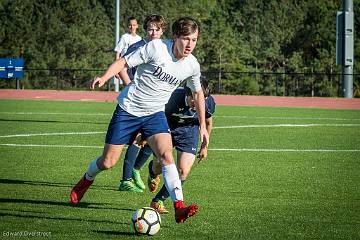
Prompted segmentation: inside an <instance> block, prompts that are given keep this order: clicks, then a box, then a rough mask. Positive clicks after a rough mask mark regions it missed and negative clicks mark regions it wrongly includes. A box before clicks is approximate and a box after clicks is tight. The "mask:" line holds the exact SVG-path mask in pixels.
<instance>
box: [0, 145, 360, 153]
mask: <svg viewBox="0 0 360 240" xmlns="http://www.w3.org/2000/svg"><path fill="white" fill-rule="evenodd" d="M0 146H4V147H43V148H103V146H89V145H50V144H13V143H2V144H0ZM209 150H210V151H222V152H360V149H269V148H210V149H209Z"/></svg>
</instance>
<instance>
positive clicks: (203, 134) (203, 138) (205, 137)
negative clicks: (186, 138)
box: [200, 127, 209, 149]
mask: <svg viewBox="0 0 360 240" xmlns="http://www.w3.org/2000/svg"><path fill="white" fill-rule="evenodd" d="M200 142H201V147H200V149H203V148H207V147H208V145H209V134H208V132H207V131H206V128H201V127H200Z"/></svg>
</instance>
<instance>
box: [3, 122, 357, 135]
mask: <svg viewBox="0 0 360 240" xmlns="http://www.w3.org/2000/svg"><path fill="white" fill-rule="evenodd" d="M321 126H325V127H359V126H360V124H272V125H269V124H267V125H261V124H260V125H239V126H218V127H214V128H213V129H227V128H275V127H321ZM104 133H105V132H64V133H26V134H13V135H2V136H1V135H0V138H13V137H34V136H61V135H92V134H104Z"/></svg>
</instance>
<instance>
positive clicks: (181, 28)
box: [70, 17, 209, 223]
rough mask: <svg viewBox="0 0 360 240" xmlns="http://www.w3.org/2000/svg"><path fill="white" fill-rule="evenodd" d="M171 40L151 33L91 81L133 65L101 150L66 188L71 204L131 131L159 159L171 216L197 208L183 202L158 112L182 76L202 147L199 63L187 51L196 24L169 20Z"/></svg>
mask: <svg viewBox="0 0 360 240" xmlns="http://www.w3.org/2000/svg"><path fill="white" fill-rule="evenodd" d="M172 32H173V40H160V39H156V40H153V41H150V42H148V43H147V44H146V45H145V46H143V47H141V48H139V49H137V50H136V51H134V52H132V53H131V54H129V55H127V56H124V57H123V58H122V57H121V58H120V59H118V60H116V61H115V62H114V63H113V64H111V66H110V67H109V68H108V69H107V71H106V72H105V74H104V75H103V76H102V77H96V78H95V79H94V81H93V83H92V85H91V88H92V89H94V88H95V86H99V87H102V86H104V84H105V83H106V82H107V81H108V80H109V79H110V78H111V77H112V76H114V75H115V74H116V73H119V72H120V71H122V70H123V69H124V68H125V67H128V68H132V67H136V66H137V67H138V69H137V70H136V73H135V76H134V80H133V81H131V82H130V84H129V85H127V86H126V87H125V88H124V90H123V91H122V92H121V93H120V95H119V97H118V105H117V106H116V109H115V111H114V113H113V116H112V119H111V121H110V123H109V127H108V130H107V133H106V139H105V145H104V149H103V153H102V155H101V156H100V157H97V158H96V159H94V160H93V161H92V162H91V163H90V164H89V167H88V170H87V171H86V173H85V174H84V175H83V177H82V178H81V179H80V180H79V182H78V183H77V184H76V185H75V186H74V187H73V188H72V190H71V192H70V202H71V203H72V204H73V205H77V204H78V203H79V202H80V201H81V199H82V198H83V197H84V194H85V193H86V191H87V190H88V189H89V187H90V186H91V185H92V184H93V182H94V180H95V178H96V176H97V175H98V174H99V173H100V172H102V171H104V170H107V169H110V168H112V167H113V166H115V164H116V163H117V162H118V160H119V157H120V154H121V151H122V149H123V148H124V146H125V144H131V143H133V141H134V139H135V137H136V135H137V134H138V133H139V132H141V134H142V137H143V138H144V139H145V140H146V141H147V142H148V143H149V145H150V147H151V149H152V150H153V152H154V153H155V155H156V158H157V159H158V160H159V161H156V163H154V165H158V164H160V165H161V171H162V174H163V178H164V182H165V185H166V187H167V189H168V191H169V194H170V197H171V199H172V201H173V204H174V210H175V221H176V222H177V223H182V222H184V221H185V220H186V219H187V218H189V217H191V216H193V215H194V214H196V213H197V211H198V206H197V205H196V204H191V205H189V206H186V205H185V204H184V202H183V199H184V196H183V191H182V186H181V181H180V178H179V173H178V171H177V168H176V165H175V162H174V158H173V155H172V142H171V135H170V133H169V126H168V123H167V120H166V116H165V113H164V110H165V104H166V103H167V102H168V100H169V98H170V96H171V94H172V92H173V91H174V90H175V89H176V88H177V87H178V86H179V85H180V84H181V83H183V82H186V85H187V86H188V87H189V88H190V89H191V91H192V93H193V97H194V102H195V108H196V111H197V114H198V118H199V126H200V129H199V132H200V141H201V147H202V148H204V147H207V145H208V142H209V135H208V133H207V130H206V123H205V98H204V94H203V91H202V88H201V83H200V75H201V74H200V64H199V62H198V61H197V59H196V58H195V57H194V56H193V55H192V54H191V53H192V52H193V50H194V48H195V47H196V43H197V40H198V37H199V34H200V26H199V24H198V23H197V21H196V20H194V19H193V18H190V17H181V18H179V19H177V20H176V21H175V22H174V23H173V25H172Z"/></svg>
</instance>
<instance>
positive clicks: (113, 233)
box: [93, 224, 137, 237]
mask: <svg viewBox="0 0 360 240" xmlns="http://www.w3.org/2000/svg"><path fill="white" fill-rule="evenodd" d="M128 225H129V224H128ZM93 232H95V233H99V234H106V235H112V236H134V237H135V236H137V235H136V234H135V233H133V232H120V231H101V230H96V231H93Z"/></svg>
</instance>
